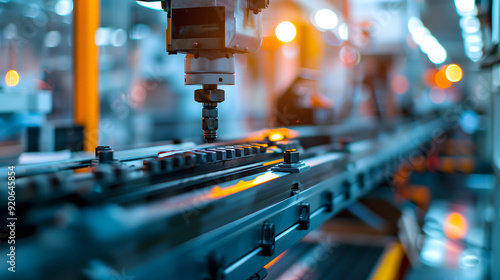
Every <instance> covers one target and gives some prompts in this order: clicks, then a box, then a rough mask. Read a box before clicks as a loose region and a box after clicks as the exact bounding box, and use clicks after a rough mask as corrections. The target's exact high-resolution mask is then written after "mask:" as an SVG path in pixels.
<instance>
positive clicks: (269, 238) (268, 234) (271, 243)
mask: <svg viewBox="0 0 500 280" xmlns="http://www.w3.org/2000/svg"><path fill="white" fill-rule="evenodd" d="M275 229H276V227H275V225H274V224H273V223H268V222H265V223H264V225H262V240H261V245H262V255H263V256H272V255H274V249H275V246H276V235H275Z"/></svg>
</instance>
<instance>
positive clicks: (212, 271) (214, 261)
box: [205, 252, 225, 280]
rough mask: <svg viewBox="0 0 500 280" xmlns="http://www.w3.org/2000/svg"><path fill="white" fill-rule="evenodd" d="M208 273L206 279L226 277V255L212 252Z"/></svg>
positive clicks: (217, 279)
mask: <svg viewBox="0 0 500 280" xmlns="http://www.w3.org/2000/svg"><path fill="white" fill-rule="evenodd" d="M207 270H208V275H207V277H205V280H223V279H224V278H225V277H224V257H223V256H221V255H219V254H217V253H215V252H212V253H210V255H209V256H208V262H207Z"/></svg>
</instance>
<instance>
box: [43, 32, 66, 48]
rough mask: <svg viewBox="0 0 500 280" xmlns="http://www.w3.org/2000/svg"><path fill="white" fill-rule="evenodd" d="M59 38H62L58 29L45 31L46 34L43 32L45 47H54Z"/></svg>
mask: <svg viewBox="0 0 500 280" xmlns="http://www.w3.org/2000/svg"><path fill="white" fill-rule="evenodd" d="M61 39H62V36H61V33H60V32H59V31H56V30H52V31H49V32H47V34H45V38H44V40H43V43H44V44H45V46H46V47H47V48H55V47H57V46H59V44H60V43H61Z"/></svg>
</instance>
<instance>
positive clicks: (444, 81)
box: [434, 68, 451, 88]
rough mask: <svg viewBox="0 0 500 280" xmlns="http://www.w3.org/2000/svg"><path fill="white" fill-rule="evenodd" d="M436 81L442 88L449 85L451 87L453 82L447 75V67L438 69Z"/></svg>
mask: <svg viewBox="0 0 500 280" xmlns="http://www.w3.org/2000/svg"><path fill="white" fill-rule="evenodd" d="M434 82H435V83H436V85H437V86H438V87H440V88H449V87H451V82H450V80H448V78H447V77H446V68H445V69H441V70H440V71H438V72H437V73H436V75H435V76H434Z"/></svg>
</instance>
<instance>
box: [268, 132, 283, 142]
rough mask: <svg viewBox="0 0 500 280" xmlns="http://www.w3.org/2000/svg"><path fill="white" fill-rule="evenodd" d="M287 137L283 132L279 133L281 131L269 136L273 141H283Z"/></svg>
mask: <svg viewBox="0 0 500 280" xmlns="http://www.w3.org/2000/svg"><path fill="white" fill-rule="evenodd" d="M284 138H285V136H284V135H283V134H279V133H274V134H271V136H269V140H271V141H281V140H283V139H284Z"/></svg>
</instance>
